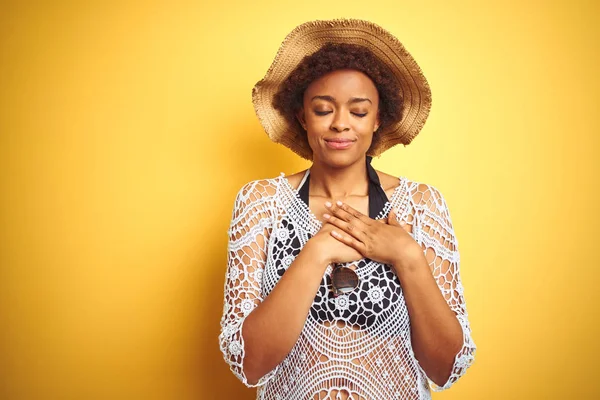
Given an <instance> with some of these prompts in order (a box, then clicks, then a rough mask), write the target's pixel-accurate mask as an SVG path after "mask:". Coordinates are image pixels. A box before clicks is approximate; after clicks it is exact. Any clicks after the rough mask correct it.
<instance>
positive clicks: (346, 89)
mask: <svg viewBox="0 0 600 400" xmlns="http://www.w3.org/2000/svg"><path fill="white" fill-rule="evenodd" d="M315 95H331V96H333V97H335V98H336V99H338V98H340V99H342V98H349V97H368V98H370V99H371V100H372V101H375V100H377V96H378V93H377V88H376V87H375V84H374V83H373V81H372V80H371V78H369V77H368V76H367V75H366V74H364V73H363V72H360V71H356V70H352V69H340V70H335V71H332V72H329V73H327V74H325V75H323V76H321V77H319V78H318V79H315V80H314V81H312V82H311V83H310V85H309V86H308V88H307V89H306V91H305V98H306V97H307V96H310V97H309V98H312V96H315Z"/></svg>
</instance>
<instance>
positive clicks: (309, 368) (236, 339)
mask: <svg viewBox="0 0 600 400" xmlns="http://www.w3.org/2000/svg"><path fill="white" fill-rule="evenodd" d="M305 178H306V175H305ZM392 207H394V208H395V209H396V210H398V211H399V215H398V220H399V221H401V220H404V221H406V222H407V224H409V225H411V226H412V233H411V235H412V237H413V238H414V240H415V241H417V243H419V244H420V245H421V246H422V248H423V251H424V253H425V256H426V258H427V260H428V261H429V265H430V268H431V272H432V274H433V275H434V277H435V279H436V281H437V284H438V286H439V288H440V291H441V292H442V294H443V295H444V297H445V299H446V301H447V302H448V304H449V306H450V308H451V309H452V310H453V311H454V312H455V314H456V318H457V319H458V321H459V322H460V325H461V327H462V330H463V346H462V348H461V350H460V351H459V352H458V353H457V354H456V357H455V360H454V366H453V368H452V373H451V375H450V377H449V379H448V381H447V382H446V383H445V384H444V385H443V386H437V385H436V384H435V383H433V382H432V381H431V380H430V379H429V377H428V376H427V374H426V373H425V371H424V370H423V369H422V368H421V366H420V365H419V363H418V361H417V360H416V358H415V356H414V353H413V349H412V345H411V331H410V318H409V314H408V310H407V307H406V304H405V301H404V296H403V293H402V286H401V284H400V282H399V280H398V278H397V276H396V274H395V273H394V271H393V269H392V268H391V266H390V265H387V264H382V263H379V262H375V261H372V260H369V259H362V260H360V261H358V262H354V264H356V266H357V269H356V272H357V273H358V275H359V278H360V286H359V288H357V289H356V290H354V291H353V292H352V293H350V294H346V295H340V296H338V297H333V295H332V292H331V285H330V283H331V279H330V273H331V266H328V267H327V269H326V271H325V274H324V276H323V279H322V281H321V285H320V287H319V290H318V291H317V293H316V296H315V299H314V301H313V304H312V306H311V309H310V310H309V313H308V315H307V317H306V322H305V324H304V328H303V330H302V332H301V334H300V337H299V338H298V340H297V342H296V344H295V346H294V347H293V348H292V350H291V351H290V353H289V354H288V355H287V357H286V358H285V359H284V360H283V362H281V363H280V364H279V365H278V366H277V367H275V368H274V369H273V370H272V371H270V372H269V373H267V374H266V375H265V376H263V377H262V378H261V379H260V380H259V381H258V383H257V384H256V385H251V384H249V383H248V381H247V380H246V376H245V375H244V372H243V365H244V340H243V338H242V335H241V332H242V328H243V325H244V320H245V318H246V317H247V316H248V314H249V313H251V312H252V310H253V309H254V308H255V307H257V306H258V304H260V302H261V301H262V300H263V299H264V298H265V297H266V296H267V295H268V294H269V293H270V292H271V290H272V289H273V288H274V287H275V285H276V284H277V282H278V280H279V278H280V277H281V276H282V275H283V273H284V272H285V270H286V269H287V268H288V267H289V265H290V264H291V263H292V262H293V261H294V258H295V257H296V256H297V255H298V254H299V252H300V250H301V249H302V248H303V247H304V245H305V244H306V242H307V241H308V239H309V238H310V237H312V236H313V235H314V234H316V233H317V232H318V231H319V229H320V227H321V222H320V221H319V220H318V219H317V218H316V217H315V216H314V215H313V214H312V213H311V211H310V209H309V208H308V206H307V204H306V203H305V202H304V201H302V199H301V198H300V197H299V193H298V190H297V189H295V188H293V187H292V186H291V185H290V183H289V181H288V180H287V178H285V176H284V174H283V173H281V175H280V176H279V177H277V178H272V179H264V180H256V181H252V182H249V183H247V184H246V185H244V186H243V187H242V188H241V189H240V191H239V192H238V194H237V197H236V200H235V205H234V209H233V214H232V218H231V226H230V228H229V232H228V233H229V245H228V265H227V272H226V278H225V290H224V293H225V301H224V306H223V316H222V318H221V334H220V335H219V343H220V348H221V351H222V352H223V356H224V359H225V361H226V362H227V363H228V364H229V365H230V368H231V370H232V371H233V373H234V374H235V376H237V377H238V378H239V379H240V380H241V381H242V382H243V383H244V384H245V385H246V386H249V387H252V386H258V392H257V399H269V400H279V399H298V400H300V399H301V400H305V399H368V400H388V399H411V400H413V399H430V398H431V395H430V388H431V389H432V390H434V391H440V390H444V389H447V388H449V387H450V386H451V385H452V384H453V383H454V382H456V381H457V380H458V378H459V377H461V376H462V375H463V374H464V373H465V371H466V370H467V368H468V367H469V366H470V365H471V364H472V362H473V360H474V356H475V351H476V346H475V343H474V342H473V340H472V338H471V330H470V327H469V321H468V319H467V310H466V307H465V299H464V296H463V286H462V284H461V279H460V274H459V264H460V257H459V252H458V241H457V239H456V237H455V235H454V230H453V227H452V222H451V220H450V214H449V212H448V208H447V206H446V202H445V200H444V198H443V196H442V194H441V193H440V192H439V191H438V190H437V189H436V188H434V187H433V186H430V185H427V184H423V183H417V182H411V181H409V180H408V179H406V178H405V177H400V178H399V186H398V187H397V188H396V189H395V190H394V192H393V194H392V196H390V198H389V201H388V202H387V203H386V204H385V207H384V209H383V210H382V211H381V213H380V215H379V217H378V218H385V217H387V215H388V213H389V211H390V209H391V208H392ZM273 329H277V327H273Z"/></svg>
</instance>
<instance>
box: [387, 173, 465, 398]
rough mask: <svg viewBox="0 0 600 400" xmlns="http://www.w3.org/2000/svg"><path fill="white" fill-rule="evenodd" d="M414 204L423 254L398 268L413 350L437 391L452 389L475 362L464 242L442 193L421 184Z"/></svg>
mask: <svg viewBox="0 0 600 400" xmlns="http://www.w3.org/2000/svg"><path fill="white" fill-rule="evenodd" d="M419 189H420V190H419V191H417V193H415V194H414V195H413V196H414V200H415V204H416V205H417V210H416V211H417V213H420V218H419V217H418V218H417V223H416V224H415V226H413V234H414V236H415V239H416V240H418V241H419V242H420V243H421V247H422V250H423V251H421V252H419V253H420V255H418V256H415V257H414V258H411V259H410V260H408V261H405V262H403V263H401V262H398V263H396V264H395V265H394V267H395V269H396V272H397V274H398V278H399V280H400V282H401V283H402V286H403V289H404V296H405V300H406V305H407V308H408V311H409V314H410V319H411V337H412V345H413V350H414V353H415V357H416V359H417V360H418V361H419V365H420V367H421V368H422V369H423V371H424V372H425V375H426V376H427V378H428V379H429V380H430V386H431V388H432V389H433V390H434V391H440V390H443V389H447V388H449V387H450V386H451V385H452V384H453V383H454V382H456V381H457V380H458V378H460V376H462V375H463V374H464V373H465V372H466V370H467V368H468V367H469V366H470V365H471V363H472V362H473V359H474V356H475V351H476V346H475V344H474V343H473V340H472V338H471V330H470V327H469V322H468V319H467V311H466V306H465V301H464V297H463V287H462V283H461V280H460V273H459V253H458V241H457V239H456V237H455V235H454V230H453V226H452V222H451V219H450V214H449V211H448V208H447V206H446V202H445V200H444V198H443V196H442V194H441V193H440V192H439V191H438V190H437V189H435V188H434V187H432V186H428V185H423V184H421V185H419Z"/></svg>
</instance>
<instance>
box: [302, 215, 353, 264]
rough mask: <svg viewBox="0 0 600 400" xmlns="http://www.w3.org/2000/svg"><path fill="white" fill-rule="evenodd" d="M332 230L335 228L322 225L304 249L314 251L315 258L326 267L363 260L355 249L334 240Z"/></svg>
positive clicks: (327, 224)
mask: <svg viewBox="0 0 600 400" xmlns="http://www.w3.org/2000/svg"><path fill="white" fill-rule="evenodd" d="M334 228H335V226H333V225H332V224H329V223H327V222H326V223H324V224H323V226H322V227H321V229H320V230H319V232H318V233H317V234H316V235H314V236H313V237H311V238H310V239H309V240H308V242H307V243H306V245H305V248H308V249H310V250H309V251H314V252H315V255H316V257H317V258H318V259H320V260H321V261H322V262H323V263H326V264H327V265H329V264H333V263H346V262H352V261H357V260H360V259H361V258H363V256H362V255H361V254H360V252H358V251H357V250H356V249H354V248H352V247H351V246H348V245H346V244H344V243H342V242H341V241H339V240H336V239H335V237H334V236H332V235H331V231H333V230H334Z"/></svg>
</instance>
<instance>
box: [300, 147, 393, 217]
mask: <svg viewBox="0 0 600 400" xmlns="http://www.w3.org/2000/svg"><path fill="white" fill-rule="evenodd" d="M372 159H373V157H371V156H367V175H368V177H369V217H370V218H373V219H375V218H377V216H378V215H379V213H380V212H381V210H383V207H384V206H385V204H386V203H387V202H388V197H387V195H386V194H385V191H384V190H383V188H382V187H381V182H380V181H379V176H378V175H377V172H376V171H375V168H373V166H372V165H371V160H372ZM309 181H310V174H308V176H307V177H306V180H305V181H304V184H303V185H302V187H301V188H300V189H299V190H298V192H299V194H300V198H301V199H302V201H304V203H306V205H307V206H308V199H309V193H308V187H309Z"/></svg>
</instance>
